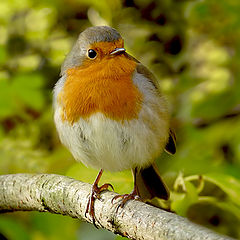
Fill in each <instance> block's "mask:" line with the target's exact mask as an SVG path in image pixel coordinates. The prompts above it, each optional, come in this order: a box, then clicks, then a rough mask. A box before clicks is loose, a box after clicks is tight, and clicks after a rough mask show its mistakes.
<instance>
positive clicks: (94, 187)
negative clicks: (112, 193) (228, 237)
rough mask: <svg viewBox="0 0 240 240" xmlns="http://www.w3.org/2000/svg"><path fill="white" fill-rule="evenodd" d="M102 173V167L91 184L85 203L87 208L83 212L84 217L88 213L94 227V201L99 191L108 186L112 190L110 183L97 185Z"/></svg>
mask: <svg viewBox="0 0 240 240" xmlns="http://www.w3.org/2000/svg"><path fill="white" fill-rule="evenodd" d="M102 174H103V169H101V170H100V171H99V173H98V175H97V177H96V179H95V181H94V183H93V185H92V190H91V195H90V197H89V199H88V203H87V209H86V212H85V217H87V214H89V215H90V217H91V218H92V222H93V224H94V226H95V227H96V228H98V227H97V225H96V219H95V213H94V202H95V200H96V199H100V193H101V192H103V191H104V190H107V189H108V188H109V187H110V188H112V190H113V186H112V185H111V184H110V183H105V184H103V185H102V186H100V187H98V183H99V181H100V178H101V176H102Z"/></svg>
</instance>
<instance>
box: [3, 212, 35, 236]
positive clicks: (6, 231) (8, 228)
mask: <svg viewBox="0 0 240 240" xmlns="http://www.w3.org/2000/svg"><path fill="white" fill-rule="evenodd" d="M0 232H1V233H2V234H3V235H4V236H5V237H6V238H7V239H11V240H28V239H29V240H30V239H31V236H30V235H29V232H28V231H27V229H26V228H25V227H24V226H23V224H22V223H21V222H19V221H15V220H14V219H11V218H7V217H4V216H2V217H0Z"/></svg>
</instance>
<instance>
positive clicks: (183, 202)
mask: <svg viewBox="0 0 240 240" xmlns="http://www.w3.org/2000/svg"><path fill="white" fill-rule="evenodd" d="M185 188H186V192H185V193H176V192H174V193H171V195H172V196H171V199H172V201H173V203H172V206H171V210H172V211H175V212H176V213H177V214H179V215H181V216H186V215H187V211H188V209H189V207H190V206H191V205H193V204H194V203H196V202H197V201H198V192H197V189H196V187H195V186H194V185H193V184H192V183H191V182H188V181H185Z"/></svg>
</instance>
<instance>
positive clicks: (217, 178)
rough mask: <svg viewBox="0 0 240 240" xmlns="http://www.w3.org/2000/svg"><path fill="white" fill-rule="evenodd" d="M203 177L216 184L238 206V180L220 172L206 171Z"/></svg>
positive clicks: (239, 185)
mask: <svg viewBox="0 0 240 240" xmlns="http://www.w3.org/2000/svg"><path fill="white" fill-rule="evenodd" d="M204 179H206V180H207V181H209V182H212V183H214V184H216V185H217V186H218V187H220V188H221V189H222V190H223V191H224V192H226V193H227V195H228V197H229V198H230V199H231V200H232V201H233V202H234V203H235V204H236V205H238V206H240V202H239V199H240V180H238V179H236V178H234V177H232V176H229V175H224V174H220V173H208V174H205V175H204Z"/></svg>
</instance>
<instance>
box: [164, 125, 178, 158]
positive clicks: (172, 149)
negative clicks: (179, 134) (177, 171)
mask: <svg viewBox="0 0 240 240" xmlns="http://www.w3.org/2000/svg"><path fill="white" fill-rule="evenodd" d="M165 151H166V152H167V153H169V154H174V153H176V135H175V133H174V131H173V130H172V129H170V132H169V138H168V143H167V144H166V146H165Z"/></svg>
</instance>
